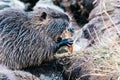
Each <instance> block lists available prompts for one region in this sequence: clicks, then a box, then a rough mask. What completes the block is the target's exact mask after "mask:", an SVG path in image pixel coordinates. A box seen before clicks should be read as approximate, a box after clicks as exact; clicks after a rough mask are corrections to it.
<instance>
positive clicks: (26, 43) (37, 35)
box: [0, 8, 73, 69]
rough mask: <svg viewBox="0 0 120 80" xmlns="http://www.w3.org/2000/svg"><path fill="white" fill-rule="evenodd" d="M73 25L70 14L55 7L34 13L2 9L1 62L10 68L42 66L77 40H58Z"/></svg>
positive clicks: (0, 33) (0, 15) (0, 25)
mask: <svg viewBox="0 0 120 80" xmlns="http://www.w3.org/2000/svg"><path fill="white" fill-rule="evenodd" d="M68 25H69V18H68V16H67V15H66V14H65V13H63V12H60V11H56V10H54V9H51V8H39V9H37V10H34V11H32V12H25V11H22V10H17V9H4V10H1V11H0V64H2V65H5V66H7V67H9V68H10V69H22V68H26V67H30V66H37V65H40V64H41V62H43V61H46V60H50V59H51V58H52V57H53V56H54V54H55V52H56V51H57V50H58V49H59V48H60V47H62V46H69V45H71V44H72V43H73V40H72V39H70V38H68V39H63V40H59V41H58V40H57V39H58V38H59V37H60V35H61V34H62V32H63V31H64V30H66V29H67V27H68Z"/></svg>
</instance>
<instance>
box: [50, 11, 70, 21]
mask: <svg viewBox="0 0 120 80" xmlns="http://www.w3.org/2000/svg"><path fill="white" fill-rule="evenodd" d="M52 17H54V18H62V19H65V20H66V21H68V22H69V21H70V19H69V17H68V16H67V15H66V14H55V13H52Z"/></svg>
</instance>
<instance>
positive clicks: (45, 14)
mask: <svg viewBox="0 0 120 80" xmlns="http://www.w3.org/2000/svg"><path fill="white" fill-rule="evenodd" d="M46 17H47V13H46V12H42V14H41V16H40V19H41V20H44V19H46Z"/></svg>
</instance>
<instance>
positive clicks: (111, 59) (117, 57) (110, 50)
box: [78, 0, 120, 80]
mask: <svg viewBox="0 0 120 80" xmlns="http://www.w3.org/2000/svg"><path fill="white" fill-rule="evenodd" d="M107 1H109V0H102V1H101V3H100V10H101V13H102V14H103V13H104V15H105V16H107V17H108V19H109V21H110V23H111V25H112V28H114V29H116V33H113V36H112V37H111V38H108V39H106V42H107V43H105V42H102V41H101V40H100V38H99V36H97V39H98V41H99V45H94V46H93V47H91V48H88V49H87V50H86V51H81V52H78V53H80V56H85V57H90V58H91V59H93V63H94V65H95V68H94V71H95V74H96V75H97V74H113V75H116V76H117V80H120V37H119V36H118V35H119V34H120V31H119V30H120V29H119V28H118V27H119V26H120V25H119V26H118V25H116V24H115V23H114V21H113V20H112V17H111V15H110V14H109V13H108V12H107V10H106V2H107ZM101 8H102V9H101ZM102 14H101V17H102V19H103V24H104V26H105V27H106V30H107V29H108V28H107V25H106V22H105V21H104V16H102ZM108 34H109V33H108Z"/></svg>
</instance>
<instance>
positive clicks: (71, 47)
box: [64, 30, 73, 53]
mask: <svg viewBox="0 0 120 80" xmlns="http://www.w3.org/2000/svg"><path fill="white" fill-rule="evenodd" d="M64 36H65V38H71V37H72V35H71V33H70V32H69V31H68V30H65V31H64ZM68 50H69V51H70V53H72V52H73V44H72V45H70V47H69V48H68Z"/></svg>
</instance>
